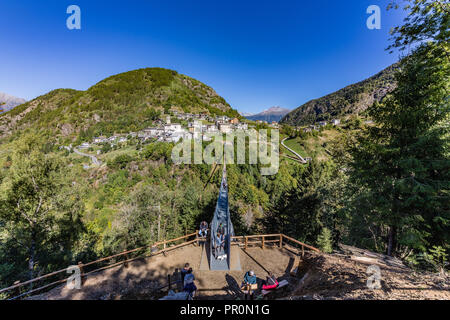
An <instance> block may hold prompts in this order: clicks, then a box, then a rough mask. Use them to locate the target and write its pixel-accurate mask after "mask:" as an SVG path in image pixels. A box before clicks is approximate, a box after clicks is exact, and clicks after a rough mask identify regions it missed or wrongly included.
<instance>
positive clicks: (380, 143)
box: [349, 0, 450, 255]
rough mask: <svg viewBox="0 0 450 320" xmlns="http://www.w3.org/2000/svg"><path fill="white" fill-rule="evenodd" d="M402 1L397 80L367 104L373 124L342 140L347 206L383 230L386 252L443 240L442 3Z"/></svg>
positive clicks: (448, 187) (448, 188)
mask: <svg viewBox="0 0 450 320" xmlns="http://www.w3.org/2000/svg"><path fill="white" fill-rule="evenodd" d="M409 2H410V3H411V5H410V6H409V7H407V9H409V10H410V13H409V17H408V19H407V20H406V22H405V24H404V25H403V26H401V27H398V28H395V29H394V32H393V34H394V36H395V38H394V43H393V45H392V46H391V48H400V49H402V48H404V47H406V46H413V47H414V46H415V49H414V50H413V52H412V54H411V55H409V56H407V57H405V58H403V59H402V61H401V63H400V70H399V71H398V72H397V74H396V80H397V84H398V86H397V88H396V89H395V90H394V91H393V92H392V94H391V95H389V96H388V97H387V98H386V99H385V101H383V103H379V104H374V105H373V106H372V107H371V108H369V110H368V114H369V115H370V116H371V117H372V118H373V119H374V120H375V123H376V124H377V125H376V126H374V127H370V128H368V129H367V130H366V131H365V132H364V133H363V134H361V136H360V137H359V138H358V143H357V144H356V145H352V146H351V147H350V148H349V150H350V154H351V155H352V157H353V160H352V161H350V165H349V168H350V171H349V173H350V176H351V179H350V180H351V182H352V185H353V187H354V189H353V191H354V194H355V195H356V194H357V195H358V196H357V197H354V204H355V203H358V205H354V207H355V208H357V207H358V206H359V207H361V208H363V209H368V210H370V219H371V220H372V221H373V222H375V223H376V224H377V225H378V226H379V227H380V231H381V232H382V233H384V231H383V230H386V231H387V236H386V241H385V243H386V252H387V254H388V255H393V254H394V253H396V252H398V251H399V250H400V249H401V248H406V249H411V248H412V249H417V250H422V251H425V250H426V248H427V247H429V246H430V245H443V246H444V245H447V244H448V240H449V233H448V225H449V223H450V217H449V206H448V204H449V203H450V182H449V181H450V173H449V172H450V170H449V169H450V159H449V153H448V150H449V139H448V137H449V128H450V126H449V111H450V109H449V102H448V92H449V83H450V81H449V80H450V79H449V75H450V69H449V58H448V22H449V12H448V3H443V2H440V1H428V0H415V1H409ZM443 38H446V40H447V41H443ZM382 235H383V234H381V236H382ZM403 251H407V250H403Z"/></svg>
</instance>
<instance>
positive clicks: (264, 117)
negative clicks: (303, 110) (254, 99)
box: [246, 106, 291, 122]
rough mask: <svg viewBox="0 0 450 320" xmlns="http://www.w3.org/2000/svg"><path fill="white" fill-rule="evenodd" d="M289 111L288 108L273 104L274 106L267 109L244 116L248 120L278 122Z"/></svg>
mask: <svg viewBox="0 0 450 320" xmlns="http://www.w3.org/2000/svg"><path fill="white" fill-rule="evenodd" d="M290 111H291V110H289V109H286V108H281V107H278V106H275V107H271V108H269V109H267V110H264V111H262V112H260V113H257V114H253V115H251V116H246V118H247V119H248V120H252V121H267V122H273V121H275V122H278V121H280V120H281V119H282V118H283V117H284V116H285V115H286V114H288V113H289V112H290Z"/></svg>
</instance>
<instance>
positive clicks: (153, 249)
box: [0, 232, 198, 300]
mask: <svg viewBox="0 0 450 320" xmlns="http://www.w3.org/2000/svg"><path fill="white" fill-rule="evenodd" d="M197 234H198V232H195V233H191V234H187V235H185V236H182V237H178V238H175V239H170V240H165V241H160V242H156V243H153V244H151V245H147V246H143V247H140V248H136V249H132V250H127V251H123V252H121V253H118V254H115V255H112V256H109V257H105V258H101V259H98V260H95V261H91V262H88V263H83V262H78V265H77V266H78V267H79V268H80V271H81V277H82V278H83V277H86V276H88V275H90V274H92V273H95V272H98V271H102V270H105V269H109V268H113V267H115V266H118V265H121V264H123V265H124V266H127V265H128V263H129V262H131V261H134V260H137V259H141V258H143V257H144V256H145V251H144V252H143V253H141V254H139V255H137V256H135V257H130V256H131V255H133V254H135V253H137V252H139V251H143V250H145V249H149V248H150V252H149V254H148V256H154V255H158V254H161V253H165V252H167V251H169V250H173V249H177V248H179V247H183V246H186V245H190V244H193V243H197V241H198V239H197ZM192 237H195V238H194V239H193V240H189V241H188V240H187V239H189V238H192ZM178 241H182V243H180V244H176V245H171V246H168V245H169V244H172V243H174V242H178ZM160 248H161V249H160ZM113 259H122V260H121V261H119V262H113V263H110V264H107V265H105V266H102V267H99V268H97V269H94V270H91V271H88V272H86V269H87V267H90V266H93V265H95V264H100V263H102V262H103V263H104V262H107V261H109V260H113ZM68 270H69V267H67V268H64V269H61V270H58V271H54V272H52V273H48V274H46V275H43V276H40V277H37V278H34V279H31V280H28V281H25V282H19V281H16V282H15V283H14V284H13V285H12V286H10V287H7V288H4V289H1V290H0V294H1V293H6V292H13V294H12V296H13V297H11V298H9V300H14V299H17V298H21V297H23V296H27V295H30V294H34V293H37V292H39V291H42V290H44V289H47V288H50V287H53V286H55V285H58V284H61V283H64V282H66V281H67V278H66V277H64V278H63V279H59V280H56V281H53V282H50V283H47V284H45V285H43V286H40V287H38V288H35V289H30V290H28V291H26V292H23V293H21V292H20V289H21V288H23V287H24V286H27V285H30V286H31V285H33V284H34V283H35V282H39V281H43V280H49V279H51V278H54V277H56V276H58V275H61V274H66V275H67V271H68Z"/></svg>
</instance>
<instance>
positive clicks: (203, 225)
mask: <svg viewBox="0 0 450 320" xmlns="http://www.w3.org/2000/svg"><path fill="white" fill-rule="evenodd" d="M198 234H199V236H200V237H202V238H206V236H207V235H208V223H207V222H206V221H202V223H200V231H199V232H198Z"/></svg>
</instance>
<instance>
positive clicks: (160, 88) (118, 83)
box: [0, 68, 239, 137]
mask: <svg viewBox="0 0 450 320" xmlns="http://www.w3.org/2000/svg"><path fill="white" fill-rule="evenodd" d="M170 110H171V111H179V112H185V113H202V112H204V113H207V114H210V115H228V116H231V117H232V116H239V114H238V112H237V111H235V110H233V109H232V108H231V107H230V105H229V104H228V103H227V102H226V101H225V99H223V98H222V97H220V96H219V95H218V94H217V93H216V92H215V91H214V90H213V89H212V88H211V87H209V86H207V85H205V84H203V83H201V82H200V81H198V80H195V79H193V78H190V77H188V76H185V75H182V74H179V73H177V72H176V71H172V70H167V69H161V68H147V69H139V70H134V71H129V72H125V73H121V74H118V75H115V76H112V77H109V78H107V79H105V80H103V81H101V82H99V83H97V84H96V85H94V86H92V87H91V88H89V89H88V90H86V91H77V90H72V89H58V90H54V91H52V92H49V93H48V94H45V95H43V96H40V97H38V98H36V99H34V100H32V101H29V102H27V103H25V104H23V105H20V106H18V107H16V108H15V109H13V110H11V111H9V112H7V113H4V114H2V115H1V116H0V136H5V135H8V134H10V133H13V132H14V131H15V130H21V129H25V128H29V127H34V128H40V129H41V130H48V132H49V133H51V135H56V136H63V137H69V136H72V137H75V136H77V135H78V134H79V133H80V132H81V131H83V130H88V128H89V130H90V131H92V134H94V135H95V134H100V133H102V134H112V133H114V132H122V131H124V132H129V131H137V130H139V129H142V128H144V127H146V126H148V125H150V124H151V122H152V120H155V118H156V114H157V113H158V112H164V111H165V112H169V111H170Z"/></svg>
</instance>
